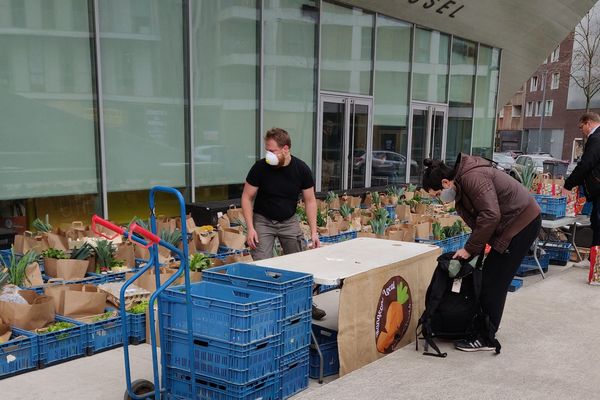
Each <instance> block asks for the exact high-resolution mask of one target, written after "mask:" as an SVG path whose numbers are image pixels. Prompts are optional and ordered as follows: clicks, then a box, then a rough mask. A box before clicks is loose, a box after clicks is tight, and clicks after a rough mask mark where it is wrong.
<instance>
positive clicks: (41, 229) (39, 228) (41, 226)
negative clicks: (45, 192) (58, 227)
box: [31, 218, 52, 232]
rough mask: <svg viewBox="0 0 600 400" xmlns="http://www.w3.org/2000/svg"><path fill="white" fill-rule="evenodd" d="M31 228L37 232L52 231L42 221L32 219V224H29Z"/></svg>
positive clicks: (48, 225) (49, 226)
mask: <svg viewBox="0 0 600 400" xmlns="http://www.w3.org/2000/svg"><path fill="white" fill-rule="evenodd" d="M31 226H33V227H34V228H35V229H36V230H37V231H38V232H51V231H52V225H50V224H47V223H45V222H44V221H42V220H41V219H39V218H36V219H34V220H33V222H32V223H31Z"/></svg>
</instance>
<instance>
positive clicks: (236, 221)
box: [231, 218, 248, 235]
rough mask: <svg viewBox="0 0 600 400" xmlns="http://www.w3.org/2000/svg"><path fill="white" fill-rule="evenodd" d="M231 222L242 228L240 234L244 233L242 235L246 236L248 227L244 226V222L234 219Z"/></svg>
mask: <svg viewBox="0 0 600 400" xmlns="http://www.w3.org/2000/svg"><path fill="white" fill-rule="evenodd" d="M231 222H233V223H234V224H238V225H239V226H240V227H241V228H242V233H244V235H247V234H248V225H247V224H246V221H245V220H243V219H239V218H234V219H233V221H231Z"/></svg>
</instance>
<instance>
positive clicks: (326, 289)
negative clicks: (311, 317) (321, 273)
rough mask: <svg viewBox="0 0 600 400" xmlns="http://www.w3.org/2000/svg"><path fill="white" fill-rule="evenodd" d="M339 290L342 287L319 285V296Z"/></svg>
mask: <svg viewBox="0 0 600 400" xmlns="http://www.w3.org/2000/svg"><path fill="white" fill-rule="evenodd" d="M339 288H340V285H319V286H318V292H319V294H321V293H325V292H330V291H332V290H336V289H339Z"/></svg>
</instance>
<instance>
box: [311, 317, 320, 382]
mask: <svg viewBox="0 0 600 400" xmlns="http://www.w3.org/2000/svg"><path fill="white" fill-rule="evenodd" d="M310 335H311V337H312V343H313V346H314V348H315V349H316V350H317V354H319V383H323V353H322V352H321V348H320V347H319V342H317V337H316V336H315V333H314V332H313V330H312V329H311V330H310Z"/></svg>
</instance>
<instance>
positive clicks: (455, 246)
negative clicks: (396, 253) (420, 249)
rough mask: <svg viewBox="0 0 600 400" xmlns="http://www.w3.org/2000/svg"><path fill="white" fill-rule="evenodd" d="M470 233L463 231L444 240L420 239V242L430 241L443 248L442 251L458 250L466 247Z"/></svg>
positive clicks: (429, 242)
mask: <svg viewBox="0 0 600 400" xmlns="http://www.w3.org/2000/svg"><path fill="white" fill-rule="evenodd" d="M470 235H471V234H470V233H463V234H461V235H457V236H453V237H451V238H447V239H444V240H425V239H419V240H418V242H419V243H428V244H433V245H436V246H439V247H440V248H441V249H442V253H449V252H452V251H457V250H460V249H462V248H463V247H465V244H467V240H469V236H470Z"/></svg>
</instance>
